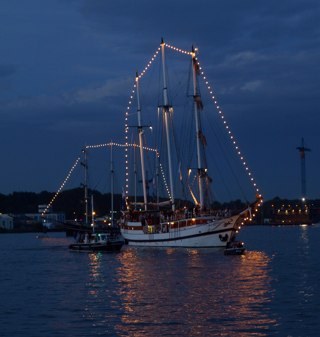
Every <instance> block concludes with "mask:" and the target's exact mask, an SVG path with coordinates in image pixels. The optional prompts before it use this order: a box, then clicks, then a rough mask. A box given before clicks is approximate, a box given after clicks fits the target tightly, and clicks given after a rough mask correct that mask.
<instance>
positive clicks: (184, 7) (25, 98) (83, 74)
mask: <svg viewBox="0 0 320 337" xmlns="http://www.w3.org/2000/svg"><path fill="white" fill-rule="evenodd" d="M319 17H320V2H319V1H318V0H303V1H302V0H282V1H278V0H269V1H260V0H244V1H238V0H211V1H209V0H198V1H194V0H193V1H191V0H183V1H182V0H181V1H180V0H162V1H158V0H153V1H150V0H134V1H133V0H131V1H130V0H117V1H105V0H46V1H43V0H29V1H23V0H2V1H1V3H0V41H1V43H0V150H1V171H0V172H1V174H0V193H2V194H10V193H12V192H14V191H32V192H41V191H51V192H55V191H57V189H58V188H59V186H60V184H61V182H62V181H63V179H64V178H65V176H66V174H67V172H68V170H69V169H70V167H71V166H72V164H73V162H74V160H75V159H76V158H77V156H78V155H79V154H80V152H81V149H82V148H83V146H84V145H86V144H99V143H103V142H108V141H110V140H114V141H119V142H122V141H123V137H124V133H123V129H124V127H123V125H124V122H123V120H124V112H125V109H126V105H127V102H128V97H129V94H130V90H131V88H132V83H133V79H134V75H135V72H136V70H137V69H139V70H141V69H143V67H144V66H145V64H146V63H147V62H148V61H149V59H150V57H151V56H152V54H153V53H154V51H155V50H156V48H158V46H159V44H160V40H161V37H163V38H164V39H165V41H166V42H167V43H169V44H171V45H175V46H177V47H180V48H182V49H186V50H190V48H191V45H194V46H197V47H198V48H199V59H200V60H201V62H202V64H203V65H205V67H206V73H207V77H208V78H209V79H210V83H212V84H213V87H214V88H215V93H216V96H217V97H218V99H219V102H220V104H221V106H222V107H223V111H224V113H225V116H226V118H227V119H228V120H229V122H230V125H231V127H232V129H233V131H234V133H235V134H236V136H237V139H238V140H239V143H240V144H241V148H242V150H243V152H244V153H245V154H246V158H247V160H248V162H249V165H250V167H251V169H252V171H253V172H254V175H255V179H256V181H257V183H258V185H259V186H260V190H261V192H262V194H263V195H264V197H265V198H266V199H271V198H274V197H277V196H278V197H281V198H289V199H293V198H299V197H300V195H301V179H300V157H299V152H298V150H297V147H298V146H300V144H301V139H302V137H303V138H304V141H305V146H307V147H308V148H310V149H311V151H310V152H308V153H307V155H306V172H307V196H308V198H310V199H315V198H320V175H319V174H318V168H319V166H320V132H319V128H320V62H319V60H320V20H319Z"/></svg>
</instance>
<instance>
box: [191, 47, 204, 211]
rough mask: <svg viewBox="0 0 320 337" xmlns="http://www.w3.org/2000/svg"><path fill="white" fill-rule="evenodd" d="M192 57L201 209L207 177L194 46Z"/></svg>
mask: <svg viewBox="0 0 320 337" xmlns="http://www.w3.org/2000/svg"><path fill="white" fill-rule="evenodd" d="M191 57H192V78H193V99H194V116H195V123H196V143H197V166H198V167H197V169H198V187H199V195H200V203H199V206H200V210H202V209H203V208H204V186H203V183H204V182H203V180H204V178H205V170H204V169H203V167H202V159H201V148H200V146H201V137H203V135H202V130H201V124H200V107H201V97H200V94H199V91H198V87H197V68H198V65H197V60H196V51H195V49H194V48H193V47H192V52H191Z"/></svg>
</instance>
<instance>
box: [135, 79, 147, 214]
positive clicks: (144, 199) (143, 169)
mask: <svg viewBox="0 0 320 337" xmlns="http://www.w3.org/2000/svg"><path fill="white" fill-rule="evenodd" d="M136 90H137V104H138V109H137V114H138V134H139V146H140V161H141V174H142V186H143V201H144V210H145V211H146V210H147V202H148V201H147V186H146V173H145V168H144V155H143V137H142V136H143V126H142V123H141V106H140V90H139V76H138V74H136Z"/></svg>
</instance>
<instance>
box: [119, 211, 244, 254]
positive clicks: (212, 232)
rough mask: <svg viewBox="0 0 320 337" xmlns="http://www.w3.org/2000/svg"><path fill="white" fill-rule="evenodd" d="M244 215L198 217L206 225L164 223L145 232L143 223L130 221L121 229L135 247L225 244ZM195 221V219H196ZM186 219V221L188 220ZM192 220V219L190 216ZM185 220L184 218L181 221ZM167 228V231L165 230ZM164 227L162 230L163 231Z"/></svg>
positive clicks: (127, 241)
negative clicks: (170, 225) (175, 225)
mask: <svg viewBox="0 0 320 337" xmlns="http://www.w3.org/2000/svg"><path fill="white" fill-rule="evenodd" d="M240 217H241V216H240V215H237V216H233V217H229V218H223V219H219V220H215V219H213V218H212V217H211V218H209V217H207V218H206V217H203V218H197V219H196V220H200V221H202V222H206V223H202V224H194V225H192V224H191V225H188V226H182V227H179V226H178V228H169V229H168V224H170V223H163V224H160V225H159V226H158V231H156V232H153V233H145V232H146V230H142V229H136V228H137V227H138V226H141V223H139V222H128V223H127V224H126V226H124V227H123V228H122V229H121V234H122V235H123V237H124V239H125V241H126V243H127V244H128V245H131V246H141V247H198V248H206V247H225V246H226V244H227V242H228V241H230V239H231V238H232V237H234V236H235V232H236V230H237V229H238V225H237V223H238V221H237V220H239V219H240ZM193 220H194V221H195V219H193ZM184 221H185V220H184ZM189 222H191V219H189ZM180 223H182V221H180ZM163 228H166V232H163ZM159 229H160V230H159Z"/></svg>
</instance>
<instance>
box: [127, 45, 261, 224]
mask: <svg viewBox="0 0 320 337" xmlns="http://www.w3.org/2000/svg"><path fill="white" fill-rule="evenodd" d="M165 46H166V47H167V48H169V49H171V50H173V51H175V52H178V53H181V54H185V55H189V56H190V55H191V56H192V55H193V52H190V51H186V50H183V49H181V48H177V47H175V46H173V45H170V44H167V43H165ZM160 50H161V48H160V47H159V48H158V49H157V51H156V53H155V54H154V55H153V57H152V58H151V60H150V61H149V63H148V64H147V66H146V67H145V68H144V70H143V71H142V72H141V74H140V75H139V78H141V77H142V76H144V75H145V73H146V72H147V70H148V69H149V68H150V66H151V65H152V63H153V61H154V59H155V58H156V56H157V55H158V54H159V51H160ZM196 51H197V49H196ZM195 60H196V62H197V66H198V68H199V71H200V74H201V76H202V79H203V81H204V83H205V85H206V87H207V90H208V92H209V94H210V97H211V99H212V101H213V103H214V105H215V107H216V109H217V111H218V115H219V116H220V118H221V120H222V122H223V125H224V127H225V130H226V132H227V134H228V136H229V139H230V141H231V143H232V145H233V146H234V149H235V151H236V153H237V155H238V156H239V159H240V161H241V162H242V164H243V166H244V169H245V172H246V173H247V175H248V177H249V180H250V182H251V183H252V185H253V188H254V189H255V192H256V194H257V197H258V199H259V201H258V203H257V206H258V207H260V206H261V202H262V196H261V194H260V190H259V188H258V187H257V184H256V182H255V179H254V177H253V174H252V172H251V170H250V169H249V166H248V165H247V162H246V161H245V158H244V156H243V154H242V152H241V151H240V149H239V145H238V142H237V141H236V140H235V136H234V135H233V133H232V131H231V129H230V126H229V125H228V123H227V121H226V120H225V116H224V113H223V111H222V109H221V108H220V106H219V104H218V102H217V100H216V98H215V95H214V93H213V90H212V87H211V86H210V84H209V81H208V80H207V77H206V76H205V74H204V71H203V69H202V67H201V65H200V62H199V60H198V58H197V57H196V58H195ZM134 92H135V85H134V89H133V90H132V95H131V96H130V99H132V97H133V94H134ZM130 103H131V101H130ZM129 109H130V106H129V105H128V107H127V110H126V113H125V140H126V143H127V142H128V136H127V133H128V124H127V122H128V116H129ZM127 151H128V148H126V154H125V158H126V170H128V168H127V162H128V161H127V160H128V153H127ZM160 167H161V172H162V175H163V179H164V182H165V186H166V189H167V192H168V195H169V197H170V191H169V188H168V185H167V182H166V179H165V177H164V173H163V168H162V166H161V165H160ZM127 186H128V178H127V180H126V187H127ZM126 196H128V190H126ZM256 211H257V210H256ZM250 219H251V217H250Z"/></svg>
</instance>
